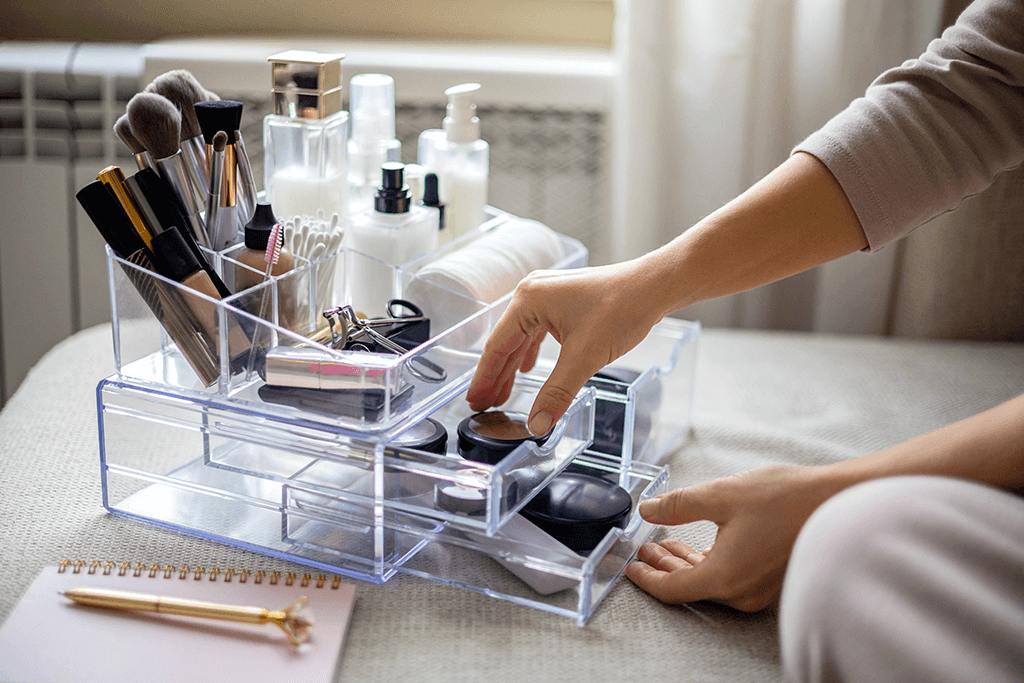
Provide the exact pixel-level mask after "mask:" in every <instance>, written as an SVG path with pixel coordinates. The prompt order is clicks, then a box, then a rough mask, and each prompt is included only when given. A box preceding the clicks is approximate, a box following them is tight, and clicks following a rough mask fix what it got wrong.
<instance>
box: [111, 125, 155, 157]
mask: <svg viewBox="0 0 1024 683" xmlns="http://www.w3.org/2000/svg"><path fill="white" fill-rule="evenodd" d="M114 135H116V136H117V137H119V138H121V142H123V143H124V145H125V147H127V148H128V149H129V150H131V153H132V156H134V157H135V163H136V164H138V166H139V170H140V171H141V170H142V169H144V168H153V160H152V159H151V158H150V157H149V153H148V152H147V151H146V148H145V147H143V146H142V143H141V142H139V140H138V138H136V137H135V133H133V132H132V124H130V123H129V122H128V115H127V114H122V115H121V117H120V118H119V119H118V120H117V121H115V122H114Z"/></svg>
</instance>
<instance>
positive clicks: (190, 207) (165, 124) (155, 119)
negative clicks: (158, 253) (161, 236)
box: [128, 92, 210, 247]
mask: <svg viewBox="0 0 1024 683" xmlns="http://www.w3.org/2000/svg"><path fill="white" fill-rule="evenodd" d="M128 122H129V124H131V128H132V132H134V133H135V137H136V138H138V140H139V142H141V143H142V145H143V147H145V148H146V150H147V151H148V152H149V155H150V156H151V157H152V158H153V162H154V164H155V166H156V168H157V171H158V172H159V173H160V175H161V176H162V177H163V178H164V179H165V180H166V181H167V182H168V183H170V184H171V187H173V188H174V192H175V194H176V195H177V196H178V201H180V202H181V205H182V207H183V208H184V209H185V213H186V214H187V215H188V218H189V227H190V228H191V229H192V232H193V235H194V236H195V238H196V240H197V241H199V243H200V244H202V245H203V246H205V247H210V240H209V235H207V234H206V226H205V225H204V224H203V219H202V218H201V217H200V216H199V205H198V203H197V202H196V199H195V193H194V192H193V191H192V186H191V184H190V181H189V178H188V175H187V172H186V171H185V162H184V159H183V158H182V154H181V150H180V149H179V148H178V143H179V140H180V135H181V112H179V111H178V108H177V107H176V106H175V105H174V103H173V102H171V101H170V100H168V99H167V98H166V97H163V96H162V95H157V94H156V93H148V92H141V93H139V94H138V95H136V96H135V97H133V98H132V99H131V100H130V101H129V102H128ZM203 194H204V195H205V194H206V193H205V192H204V193H203Z"/></svg>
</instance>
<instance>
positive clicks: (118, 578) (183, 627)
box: [0, 562, 355, 683]
mask: <svg viewBox="0 0 1024 683" xmlns="http://www.w3.org/2000/svg"><path fill="white" fill-rule="evenodd" d="M73 588H114V589H117V590H126V591H136V592H139V593H148V594H156V595H163V596H172V597H178V598H188V599H191V600H203V601H207V602H218V603H226V604H232V605H246V606H255V607H265V608H268V609H271V610H277V609H284V608H285V607H287V606H288V605H289V604H291V603H292V602H294V601H295V600H296V599H298V598H299V597H301V596H306V598H307V600H308V604H309V607H310V608H311V609H312V610H313V613H314V618H315V621H316V623H315V625H314V627H313V631H312V638H311V639H310V641H309V642H308V643H305V644H303V645H299V646H295V645H292V644H291V643H290V642H289V641H288V638H287V637H286V636H285V634H284V632H282V631H281V629H280V628H278V627H277V626H275V625H273V624H264V625H262V626H261V625H256V624H240V623H234V622H227V621H218V620H209V619H192V618H187V617H178V616H174V615H167V614H156V613H152V612H125V611H119V610H109V609H103V608H98V607H83V606H80V605H76V604H74V603H72V602H71V601H70V600H68V599H66V598H65V597H63V596H62V595H60V594H59V593H60V591H64V590H69V589H73ZM354 598H355V588H354V586H352V585H350V584H344V583H341V580H340V579H339V578H338V577H333V576H324V575H318V574H278V573H271V574H264V573H263V572H258V573H249V572H244V571H243V572H234V571H219V570H211V571H206V570H204V569H200V568H195V569H190V568H187V567H182V568H177V567H163V566H161V567H158V566H156V565H152V566H143V565H138V564H135V565H131V564H118V565H115V564H113V563H98V562H92V563H82V562H75V563H62V564H61V566H59V567H46V568H44V569H43V571H42V572H40V574H39V575H38V576H37V577H36V579H35V581H34V582H33V583H32V585H31V587H30V588H29V589H28V592H27V593H26V594H25V595H24V597H23V598H22V599H21V602H20V603H18V606H17V607H15V609H14V611H13V612H12V613H11V615H10V617H9V618H8V619H7V622H6V623H5V624H4V626H3V628H2V630H0V681H33V682H34V683H48V682H50V681H62V682H64V681H104V682H105V683H122V682H123V683H128V682H132V683H134V682H135V681H147V682H149V683H156V682H162V681H167V682H168V683H181V682H182V681H197V682H198V681H217V682H218V683H223V682H224V681H246V682H247V683H249V682H256V681H275V682H280V681H303V682H306V681H309V682H318V681H332V680H334V679H335V676H336V668H337V665H338V662H339V661H340V655H341V651H342V646H343V645H344V642H345V632H346V631H347V629H348V623H349V617H350V615H351V613H352V607H353V603H354Z"/></svg>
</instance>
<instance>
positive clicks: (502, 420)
mask: <svg viewBox="0 0 1024 683" xmlns="http://www.w3.org/2000/svg"><path fill="white" fill-rule="evenodd" d="M528 419H529V416H528V415H526V414H525V413H516V412H506V411H504V410H488V411H486V412H483V413H476V414H475V415H470V416H469V417H467V418H466V419H465V420H463V421H462V422H460V423H459V427H458V435H459V454H460V455H462V457H463V458H465V459H466V460H473V461H475V462H485V463H487V464H489V465H497V464H498V463H499V462H501V459H502V458H504V457H505V456H506V455H508V454H509V453H511V452H512V451H514V450H515V449H516V446H518V445H519V444H521V443H524V442H526V441H533V442H534V443H536V444H537V445H542V444H543V443H544V442H545V441H547V438H548V435H547V434H545V435H544V436H534V435H533V434H531V433H530V430H529V428H528V427H527V426H526V423H527V420H528Z"/></svg>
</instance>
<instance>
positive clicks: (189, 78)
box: [145, 69, 210, 204]
mask: <svg viewBox="0 0 1024 683" xmlns="http://www.w3.org/2000/svg"><path fill="white" fill-rule="evenodd" d="M145 92H152V93H156V94H157V95H163V96H164V97H166V98H167V99H168V100H170V101H171V102H173V103H174V106H176V107H177V108H178V111H180V112H181V132H180V133H179V135H180V147H181V153H182V155H183V156H184V158H185V171H186V172H187V173H188V176H189V182H190V183H192V188H193V191H194V192H195V196H196V201H197V203H199V204H202V202H203V200H204V199H206V187H207V185H208V184H209V182H210V176H209V173H208V171H207V169H206V155H205V153H204V149H203V140H202V139H201V135H202V131H201V130H200V129H199V121H198V120H196V113H195V109H194V108H193V107H194V105H195V103H196V102H202V101H203V100H205V99H206V89H205V88H203V86H202V85H200V84H199V81H198V80H196V77H195V76H193V75H192V74H191V73H190V72H188V71H185V70H183V69H178V70H176V71H168V72H167V73H165V74H161V75H159V76H157V77H156V78H154V79H153V82H152V83H150V84H149V85H147V86H146V90H145Z"/></svg>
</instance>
